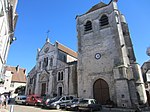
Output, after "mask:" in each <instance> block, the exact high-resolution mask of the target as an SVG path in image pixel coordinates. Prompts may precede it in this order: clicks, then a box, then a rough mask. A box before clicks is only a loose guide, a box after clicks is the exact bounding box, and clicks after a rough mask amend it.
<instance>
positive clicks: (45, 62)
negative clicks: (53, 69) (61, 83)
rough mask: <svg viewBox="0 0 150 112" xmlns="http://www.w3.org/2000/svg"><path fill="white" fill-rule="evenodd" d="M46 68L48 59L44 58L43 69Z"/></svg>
mask: <svg viewBox="0 0 150 112" xmlns="http://www.w3.org/2000/svg"><path fill="white" fill-rule="evenodd" d="M47 66H48V57H46V58H44V62H43V68H46V67H47Z"/></svg>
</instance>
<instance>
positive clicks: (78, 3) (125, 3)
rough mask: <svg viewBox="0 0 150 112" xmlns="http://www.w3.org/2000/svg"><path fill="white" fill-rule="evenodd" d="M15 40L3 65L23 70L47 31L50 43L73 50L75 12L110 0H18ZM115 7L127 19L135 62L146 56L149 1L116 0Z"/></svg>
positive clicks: (31, 64) (32, 63)
mask: <svg viewBox="0 0 150 112" xmlns="http://www.w3.org/2000/svg"><path fill="white" fill-rule="evenodd" d="M18 1H19V2H18V6H17V13H18V14H19V18H18V21H17V26H16V31H15V36H16V38H17V40H16V41H14V42H13V44H12V45H11V47H10V51H9V54H8V60H7V65H11V66H17V65H20V67H22V68H26V69H27V73H28V72H29V71H30V70H31V69H32V68H33V67H34V66H35V65H36V54H37V48H42V47H43V45H44V43H45V40H46V36H47V34H46V32H47V31H48V30H50V33H49V38H50V41H51V42H52V43H54V42H55V41H59V42H60V43H62V44H64V45H65V46H67V47H69V48H71V49H73V50H74V51H77V31H76V20H75V17H76V15H81V14H84V13H85V12H87V11H88V10H89V9H90V8H91V7H92V6H94V5H96V4H97V3H99V2H100V1H103V2H104V3H109V2H110V0H18ZM118 8H119V10H120V11H121V12H122V13H123V14H124V15H125V17H126V20H127V22H128V26H129V30H130V33H131V39H132V42H133V47H134V51H135V55H136V58H137V62H138V63H139V64H140V65H142V64H143V63H144V61H147V60H149V59H150V57H148V56H147V55H146V49H147V47H149V46H150V22H149V21H150V0H118Z"/></svg>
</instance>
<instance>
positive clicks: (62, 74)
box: [61, 72, 64, 80]
mask: <svg viewBox="0 0 150 112" xmlns="http://www.w3.org/2000/svg"><path fill="white" fill-rule="evenodd" d="M63 77H64V73H63V72H61V80H63Z"/></svg>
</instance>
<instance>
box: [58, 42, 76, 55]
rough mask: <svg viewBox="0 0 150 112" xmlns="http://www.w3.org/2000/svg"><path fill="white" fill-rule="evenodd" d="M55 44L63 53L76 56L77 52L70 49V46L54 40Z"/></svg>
mask: <svg viewBox="0 0 150 112" xmlns="http://www.w3.org/2000/svg"><path fill="white" fill-rule="evenodd" d="M56 44H57V47H58V49H59V50H61V51H63V52H65V53H67V54H69V55H71V56H73V57H74V58H77V57H78V56H77V52H75V51H73V50H72V49H70V48H68V47H66V46H64V45H62V44H60V43H59V42H56Z"/></svg>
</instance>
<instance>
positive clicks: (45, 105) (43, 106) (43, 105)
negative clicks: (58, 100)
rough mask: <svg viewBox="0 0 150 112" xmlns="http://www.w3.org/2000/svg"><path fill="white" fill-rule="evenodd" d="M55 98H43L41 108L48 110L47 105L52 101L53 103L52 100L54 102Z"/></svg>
mask: <svg viewBox="0 0 150 112" xmlns="http://www.w3.org/2000/svg"><path fill="white" fill-rule="evenodd" d="M54 99H55V98H51V97H50V96H45V97H43V98H42V102H41V107H42V108H48V107H47V104H48V102H50V101H52V100H54Z"/></svg>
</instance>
